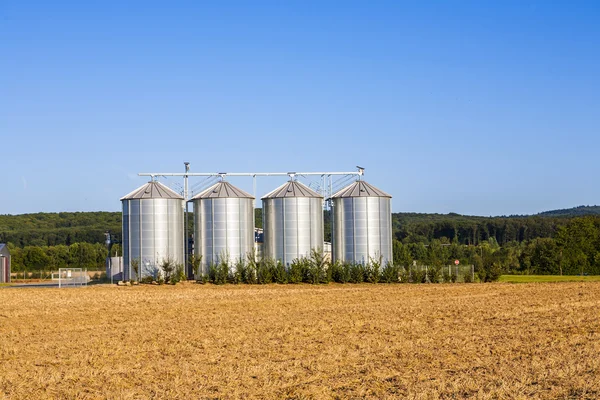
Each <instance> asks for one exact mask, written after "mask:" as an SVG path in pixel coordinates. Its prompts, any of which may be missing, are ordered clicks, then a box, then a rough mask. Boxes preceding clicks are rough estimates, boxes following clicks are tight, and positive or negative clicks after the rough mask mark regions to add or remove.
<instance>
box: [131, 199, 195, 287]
mask: <svg viewBox="0 0 600 400" xmlns="http://www.w3.org/2000/svg"><path fill="white" fill-rule="evenodd" d="M183 204H184V203H183V200H179V199H134V200H124V201H123V261H124V266H125V279H137V276H136V274H135V271H133V269H132V267H131V261H132V260H139V275H140V278H143V277H146V276H157V274H158V273H159V272H160V264H161V263H162V262H163V261H164V260H166V259H170V260H172V261H173V262H174V263H175V264H176V265H178V264H183V263H184V262H185V258H184V246H183V240H184V233H183V231H184V228H183V215H184V214H183Z"/></svg>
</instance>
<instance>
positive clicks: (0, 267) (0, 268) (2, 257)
mask: <svg viewBox="0 0 600 400" xmlns="http://www.w3.org/2000/svg"><path fill="white" fill-rule="evenodd" d="M9 282H10V253H9V252H8V246H7V245H6V244H4V243H0V283H9Z"/></svg>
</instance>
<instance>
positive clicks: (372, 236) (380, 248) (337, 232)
mask: <svg viewBox="0 0 600 400" xmlns="http://www.w3.org/2000/svg"><path fill="white" fill-rule="evenodd" d="M331 199H332V201H333V260H334V261H336V260H339V261H347V262H351V263H356V264H365V263H368V262H370V261H371V258H372V259H375V260H379V258H380V257H381V259H382V262H383V265H385V264H386V263H387V262H388V261H389V262H392V261H393V259H392V206H391V201H392V200H391V199H392V196H390V195H389V194H387V193H385V192H383V191H381V190H379V189H377V188H376V187H374V186H372V185H369V184H368V183H367V182H365V181H357V182H354V183H353V184H351V185H349V186H347V187H345V188H344V189H342V190H340V191H339V192H337V193H336V194H334V195H333V196H331Z"/></svg>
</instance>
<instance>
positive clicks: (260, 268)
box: [256, 259, 275, 285]
mask: <svg viewBox="0 0 600 400" xmlns="http://www.w3.org/2000/svg"><path fill="white" fill-rule="evenodd" d="M256 266H257V271H256V275H257V277H258V283H260V284H262V285H265V284H269V283H273V271H274V270H275V261H273V260H272V259H265V260H262V261H260V262H259V263H257V265H256Z"/></svg>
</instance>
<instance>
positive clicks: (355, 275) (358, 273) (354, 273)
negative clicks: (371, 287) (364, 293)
mask: <svg viewBox="0 0 600 400" xmlns="http://www.w3.org/2000/svg"><path fill="white" fill-rule="evenodd" d="M364 281H365V266H364V265H362V264H352V265H351V266H350V283H362V282H364Z"/></svg>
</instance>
